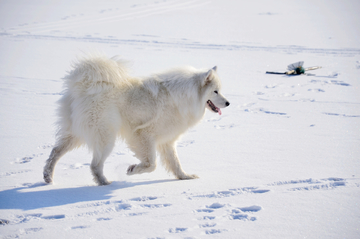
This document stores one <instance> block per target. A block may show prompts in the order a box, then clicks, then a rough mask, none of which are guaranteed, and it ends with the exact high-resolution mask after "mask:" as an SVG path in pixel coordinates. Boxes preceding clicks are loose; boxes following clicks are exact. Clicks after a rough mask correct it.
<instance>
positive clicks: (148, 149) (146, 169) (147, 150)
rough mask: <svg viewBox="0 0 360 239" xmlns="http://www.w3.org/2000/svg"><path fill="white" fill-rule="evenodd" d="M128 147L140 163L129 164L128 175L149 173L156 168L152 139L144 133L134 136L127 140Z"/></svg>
mask: <svg viewBox="0 0 360 239" xmlns="http://www.w3.org/2000/svg"><path fill="white" fill-rule="evenodd" d="M128 144H129V147H130V149H131V150H132V151H133V152H134V153H135V157H137V158H138V159H139V160H140V161H141V163H139V164H133V165H130V166H129V168H128V169H127V174H128V175H133V174H140V173H150V172H152V171H154V170H155V168H156V148H155V143H154V140H153V139H151V138H149V137H147V136H146V135H145V133H144V134H143V135H141V134H140V135H138V136H137V137H134V138H133V139H132V140H131V142H128Z"/></svg>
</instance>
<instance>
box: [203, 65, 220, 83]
mask: <svg viewBox="0 0 360 239" xmlns="http://www.w3.org/2000/svg"><path fill="white" fill-rule="evenodd" d="M216 70H217V66H214V67H213V68H212V69H210V70H209V71H208V72H206V73H205V80H204V82H203V85H204V86H205V85H206V84H208V83H210V82H211V80H212V74H213V71H215V72H216Z"/></svg>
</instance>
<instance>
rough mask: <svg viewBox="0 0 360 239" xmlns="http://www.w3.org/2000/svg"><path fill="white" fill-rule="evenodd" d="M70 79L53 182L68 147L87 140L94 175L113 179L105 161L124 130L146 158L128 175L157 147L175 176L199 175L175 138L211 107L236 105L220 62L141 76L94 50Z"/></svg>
mask: <svg viewBox="0 0 360 239" xmlns="http://www.w3.org/2000/svg"><path fill="white" fill-rule="evenodd" d="M64 86H65V91H64V95H63V96H62V98H61V99H60V100H59V102H58V103H59V108H58V117H59V120H58V122H57V123H58V132H57V139H56V144H55V146H54V148H53V150H52V152H51V154H50V157H49V159H48V160H47V161H46V165H45V167H44V180H45V182H46V183H52V182H53V178H54V169H55V165H56V163H57V162H58V161H59V159H60V158H61V157H62V156H63V155H64V154H65V153H66V152H68V151H70V150H73V149H75V148H78V147H80V146H82V145H87V146H88V148H89V149H90V150H91V152H92V153H93V159H92V162H91V166H90V167H91V172H92V174H93V176H94V181H95V182H96V183H97V184H98V185H107V184H109V183H110V182H109V181H108V180H107V179H106V177H105V176H104V173H103V168H104V162H105V160H106V158H107V157H108V156H109V155H110V153H111V151H112V150H113V147H114V144H115V140H116V138H117V137H120V138H122V139H123V140H124V141H125V142H126V143H127V145H128V147H129V148H130V149H131V150H132V151H133V152H134V154H135V157H137V158H138V159H139V160H140V163H139V164H134V165H131V166H129V168H128V169H127V174H128V175H133V174H141V173H149V172H152V171H154V170H155V168H156V152H158V154H159V155H160V158H161V161H162V163H163V165H164V167H165V168H166V169H167V170H168V171H170V172H172V173H173V174H174V175H175V177H176V178H178V179H193V178H197V176H196V175H194V174H187V173H185V172H184V170H183V169H182V167H181V164H180V161H179V159H178V156H177V152H176V141H177V140H178V139H179V137H180V136H181V135H182V134H183V133H185V132H186V131H187V130H188V129H189V128H190V127H192V126H194V125H195V124H196V123H198V122H199V121H200V120H201V119H202V118H203V116H204V114H205V109H208V110H210V111H211V112H214V113H218V114H220V115H221V110H220V109H221V108H225V107H227V106H229V105H230V103H229V101H228V100H227V99H225V97H224V96H223V95H222V94H221V93H220V91H221V83H220V79H219V77H218V74H217V72H216V67H214V68H212V69H206V70H204V69H195V68H193V67H183V68H177V69H172V70H169V71H165V72H162V73H158V74H154V75H152V76H150V77H147V78H136V77H132V76H130V75H129V74H128V71H127V69H126V67H125V64H124V62H123V61H122V60H120V59H119V58H117V57H113V58H111V59H109V58H107V57H105V56H98V55H96V56H94V55H93V56H86V57H83V58H81V59H78V60H77V61H76V62H74V63H73V66H72V70H71V71H70V72H69V74H68V75H67V76H66V77H65V83H64Z"/></svg>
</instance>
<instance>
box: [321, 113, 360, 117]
mask: <svg viewBox="0 0 360 239" xmlns="http://www.w3.org/2000/svg"><path fill="white" fill-rule="evenodd" d="M323 114H325V115H331V116H340V117H350V118H353V117H354V118H356V117H360V115H347V114H337V113H323Z"/></svg>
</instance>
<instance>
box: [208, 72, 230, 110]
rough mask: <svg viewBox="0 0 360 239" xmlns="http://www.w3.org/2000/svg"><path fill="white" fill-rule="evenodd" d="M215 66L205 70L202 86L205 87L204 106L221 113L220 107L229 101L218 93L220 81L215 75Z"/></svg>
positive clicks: (226, 104)
mask: <svg viewBox="0 0 360 239" xmlns="http://www.w3.org/2000/svg"><path fill="white" fill-rule="evenodd" d="M216 70H217V67H216V66H215V67H214V68H212V69H210V70H209V71H208V72H206V74H205V77H204V80H203V87H204V88H205V89H206V97H207V98H206V99H205V100H206V108H207V109H208V110H210V111H212V112H214V113H218V114H219V115H221V110H220V108H225V107H228V106H229V105H230V103H229V101H228V100H227V99H226V98H225V97H224V96H223V95H222V94H221V93H220V90H221V82H220V79H219V76H218V75H217V72H216Z"/></svg>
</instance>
